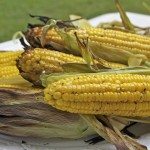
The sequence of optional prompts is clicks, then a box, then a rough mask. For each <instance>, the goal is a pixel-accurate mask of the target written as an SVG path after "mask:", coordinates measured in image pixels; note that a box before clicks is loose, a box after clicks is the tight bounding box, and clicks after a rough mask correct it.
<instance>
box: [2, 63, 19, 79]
mask: <svg viewBox="0 0 150 150" xmlns="http://www.w3.org/2000/svg"><path fill="white" fill-rule="evenodd" d="M15 75H19V70H18V69H17V67H16V66H4V67H1V68H0V78H1V77H9V76H15Z"/></svg>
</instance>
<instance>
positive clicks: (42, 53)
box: [17, 48, 85, 84]
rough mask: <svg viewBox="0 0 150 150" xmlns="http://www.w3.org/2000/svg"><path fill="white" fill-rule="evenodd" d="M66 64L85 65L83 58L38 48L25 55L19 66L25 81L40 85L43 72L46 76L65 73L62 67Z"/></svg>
mask: <svg viewBox="0 0 150 150" xmlns="http://www.w3.org/2000/svg"><path fill="white" fill-rule="evenodd" d="M65 63H85V61H84V60H83V59H82V58H81V57H77V56H73V55H69V54H65V53H62V52H57V51H52V50H47V49H40V48H36V49H34V50H30V51H27V52H25V53H23V55H22V57H21V58H20V59H19V61H18V64H17V65H18V68H19V70H20V72H21V75H22V76H23V77H24V78H25V79H27V80H29V81H31V82H36V83H37V84H38V83H39V78H40V75H41V74H42V73H43V72H44V73H46V74H48V73H57V72H63V68H62V65H63V64H65ZM36 83H35V84H36Z"/></svg>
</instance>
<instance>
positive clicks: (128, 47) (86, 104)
mask: <svg viewBox="0 0 150 150" xmlns="http://www.w3.org/2000/svg"><path fill="white" fill-rule="evenodd" d="M84 21H85V20H84ZM81 22H82V20H79V23H81ZM53 23H54V25H53V26H52V25H50V26H49V28H47V25H46V26H42V25H40V26H37V27H33V28H31V29H28V31H27V32H25V33H24V34H25V36H26V39H27V41H28V42H29V43H30V44H31V47H28V49H27V50H25V51H24V52H22V51H17V52H1V53H0V66H1V68H0V81H1V84H0V91H1V90H2V91H5V94H6V93H7V94H8V95H9V93H10V92H11V93H15V94H14V95H16V99H20V100H21V101H20V102H19V101H17V100H16V102H15V101H14V100H12V102H10V103H8V102H7V101H6V104H7V107H8V105H9V104H11V105H12V104H19V105H20V106H19V107H21V106H22V105H23V106H24V107H27V106H26V104H27V103H29V104H28V106H30V108H32V104H33V105H35V106H37V107H36V108H40V109H41V108H42V107H43V110H45V111H46V113H48V112H49V111H48V110H49V109H54V108H55V109H56V110H55V111H56V113H58V112H59V113H60V112H61V111H62V114H63V113H64V115H65V114H67V115H68V114H69V115H72V116H73V117H74V116H76V115H77V116H78V119H77V120H80V119H81V120H80V121H81V122H82V123H83V122H84V123H83V124H84V126H85V124H86V123H85V121H86V122H87V123H88V124H89V126H90V127H92V128H94V129H95V131H96V132H97V133H98V134H99V135H100V136H102V137H103V138H105V139H106V140H107V141H109V142H111V143H113V144H114V145H115V146H116V147H117V148H118V145H119V144H120V143H121V145H122V146H123V147H124V148H125V149H127V148H129V146H131V147H132V149H138V148H141V149H142V148H143V149H145V147H142V146H141V145H138V144H137V142H136V141H134V140H131V139H130V138H129V137H128V136H124V135H121V132H120V130H122V129H123V128H124V127H125V126H126V125H124V126H123V127H122V128H119V127H117V126H115V125H116V123H115V125H114V124H113V123H112V122H109V121H108V120H111V119H113V118H114V117H120V118H130V119H131V120H132V119H133V120H134V118H136V119H137V120H143V121H145V120H146V121H147V120H148V119H147V118H149V117H150V38H149V37H148V36H144V35H139V34H137V33H136V32H134V33H132V32H126V30H125V29H124V30H123V29H122V28H121V29H122V30H115V29H106V28H99V27H92V26H90V25H87V24H88V23H87V22H86V27H84V26H81V27H80V26H78V27H77V26H74V27H69V26H67V27H66V26H65V24H64V28H63V27H62V26H61V27H60V26H59V21H54V20H53ZM62 25H63V23H62ZM23 93H24V95H27V96H26V98H23ZM7 94H6V95H7ZM8 95H7V96H8ZM8 97H9V96H8ZM28 99H29V100H31V102H32V103H30V102H29V100H28ZM36 102H37V103H36ZM39 106H40V107H39ZM50 106H52V107H50ZM10 107H11V106H10ZM53 107H54V108H53ZM16 109H17V107H16ZM34 109H35V108H33V112H32V113H33V114H34ZM57 109H58V110H57ZM59 110H61V111H59ZM0 111H1V109H0ZM22 111H24V110H22ZM66 112H67V113H66ZM12 113H14V112H12ZM32 113H31V114H32ZM40 113H42V109H41V111H40ZM33 114H32V115H33ZM3 115H4V114H3ZM13 115H15V114H13ZM32 115H31V116H32ZM39 115H40V114H39ZM47 115H48V114H47ZM79 115H80V116H81V117H79ZM33 116H34V117H35V115H33ZM33 116H32V117H33ZM27 117H28V116H27ZM32 117H31V118H32ZM37 117H38V115H37ZM105 117H106V118H105ZM43 118H44V116H43ZM79 118H80V119H79ZM96 118H100V120H101V118H105V119H103V122H105V123H104V124H103V123H100V121H99V120H97V119H96ZM34 119H35V120H36V118H34ZM34 119H33V120H34ZM40 119H41V118H40ZM33 120H32V121H33ZM37 120H38V119H37ZM33 122H34V121H33ZM43 122H44V123H45V120H43ZM82 123H81V124H82ZM98 124H99V125H100V126H98ZM110 124H111V127H110ZM76 127H77V126H76ZM86 127H87V124H86ZM87 128H88V127H87ZM70 129H71V130H73V129H72V128H70ZM102 129H105V131H103V132H102ZM42 130H44V129H42ZM57 130H58V129H57ZM65 130H66V128H65ZM71 130H70V131H71ZM106 130H107V131H106ZM18 131H19V130H18ZM0 132H3V133H7V134H11V132H10V131H8V130H7V132H5V131H3V130H1V129H0ZM55 132H56V131H55ZM29 133H30V132H29ZM69 133H70V134H71V133H72V132H69ZM69 133H68V135H69ZM87 133H88V134H84V135H90V133H92V134H93V133H94V132H93V130H92V131H91V130H90V131H89V132H87ZM14 134H15V133H14ZM109 134H112V135H111V136H114V137H115V138H116V139H118V143H117V142H116V141H115V140H114V139H113V138H111V136H109ZM15 135H20V134H15ZM33 135H36V133H34V134H33ZM37 135H38V136H39V135H40V134H37ZM30 136H31V135H30ZM41 136H42V135H41ZM58 136H59V137H62V134H58ZM69 136H70V135H69ZM69 136H64V137H69ZM82 136H83V134H82V135H77V134H75V135H74V136H72V137H82ZM42 137H45V136H42ZM48 137H49V136H48ZM122 139H123V140H122ZM119 141H120V142H119Z"/></svg>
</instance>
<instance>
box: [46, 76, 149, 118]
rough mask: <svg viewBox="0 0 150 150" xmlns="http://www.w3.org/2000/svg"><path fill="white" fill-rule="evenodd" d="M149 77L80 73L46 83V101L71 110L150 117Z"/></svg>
mask: <svg viewBox="0 0 150 150" xmlns="http://www.w3.org/2000/svg"><path fill="white" fill-rule="evenodd" d="M149 81H150V77H149V76H146V75H132V74H122V75H121V74H120V75H119V74H118V75H115V74H114V75H96V74H95V75H79V76H74V77H70V78H65V79H62V80H60V81H58V82H54V83H52V84H50V85H48V86H47V88H46V89H45V101H46V102H47V103H49V104H50V105H52V106H54V107H56V108H58V109H61V110H64V111H69V112H72V113H81V114H101V115H118V116H142V117H146V116H150V101H149V100H150V82H149Z"/></svg>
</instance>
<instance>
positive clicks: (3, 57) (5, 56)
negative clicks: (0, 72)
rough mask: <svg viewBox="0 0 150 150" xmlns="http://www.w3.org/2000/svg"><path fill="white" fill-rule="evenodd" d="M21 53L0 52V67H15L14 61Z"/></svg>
mask: <svg viewBox="0 0 150 150" xmlns="http://www.w3.org/2000/svg"><path fill="white" fill-rule="evenodd" d="M21 53H22V51H14V52H13V51H9V52H6V51H5V52H4V51H2V52H0V67H1V66H14V65H16V60H17V58H18V57H19V56H20V55H21Z"/></svg>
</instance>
